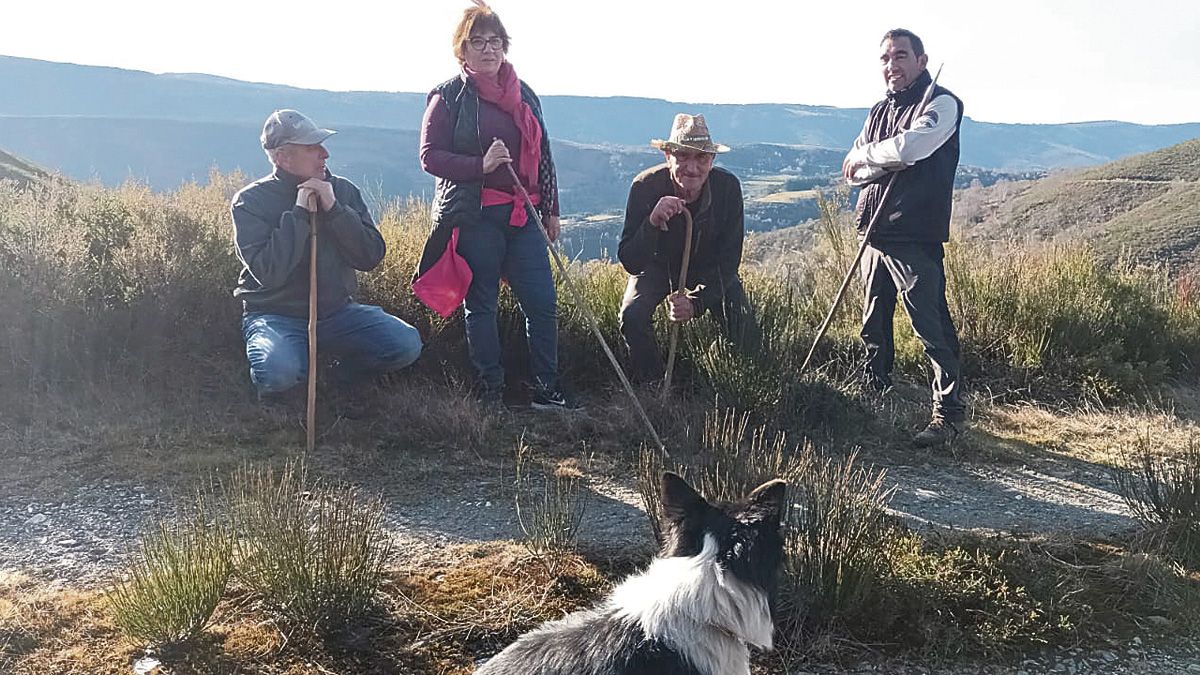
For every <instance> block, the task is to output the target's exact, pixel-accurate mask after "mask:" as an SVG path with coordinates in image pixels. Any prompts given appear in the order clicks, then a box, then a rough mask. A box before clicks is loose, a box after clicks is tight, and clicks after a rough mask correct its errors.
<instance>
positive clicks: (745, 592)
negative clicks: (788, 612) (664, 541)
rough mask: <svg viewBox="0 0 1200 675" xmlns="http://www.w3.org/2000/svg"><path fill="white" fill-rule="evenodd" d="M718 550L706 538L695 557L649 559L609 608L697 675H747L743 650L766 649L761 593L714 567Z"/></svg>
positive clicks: (766, 616)
mask: <svg viewBox="0 0 1200 675" xmlns="http://www.w3.org/2000/svg"><path fill="white" fill-rule="evenodd" d="M718 550H719V547H718V546H717V541H716V539H715V538H714V537H713V536H712V535H711V534H707V535H705V537H704V548H703V549H702V550H701V551H700V553H698V554H697V555H695V556H692V557H688V558H682V557H676V558H659V559H658V560H655V561H654V563H653V564H652V565H651V566H650V568H649V569H647V570H646V571H645V572H643V573H642V574H639V575H637V576H635V577H631V578H629V579H628V580H626V581H625V582H624V583H622V584H621V585H620V586H618V587H617V588H616V590H614V591H613V596H612V600H611V605H610V607H611V609H612V611H613V612H614V613H615V615H616V616H617V617H619V618H624V619H627V620H632V621H636V622H637V623H638V624H639V625H640V626H641V628H642V631H643V632H644V633H645V634H646V636H647V637H653V638H658V639H661V640H662V641H663V642H665V643H666V644H668V645H669V646H670V647H671V648H673V649H675V650H676V651H678V652H679V653H680V654H681V655H683V656H684V657H685V658H686V659H687V660H688V661H690V662H691V663H692V665H693V666H695V667H696V668H698V669H700V670H701V671H702V672H705V673H708V674H709V675H749V673H750V650H749V649H748V648H747V646H746V645H747V643H749V644H752V645H755V646H757V647H760V648H763V649H770V648H771V635H772V632H773V626H772V624H771V611H770V607H769V605H768V602H767V596H766V594H765V593H763V592H762V591H760V590H758V589H755V588H753V587H751V586H750V585H748V584H745V583H743V582H741V581H738V580H737V579H735V578H733V577H732V575H729V574H725V573H724V571H723V570H722V569H721V568H720V566H718V565H717V562H716V558H717V552H718Z"/></svg>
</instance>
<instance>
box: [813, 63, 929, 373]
mask: <svg viewBox="0 0 1200 675" xmlns="http://www.w3.org/2000/svg"><path fill="white" fill-rule="evenodd" d="M942 65H945V64H942ZM941 74H942V66H938V69H937V74H935V75H934V76H933V80H932V81H931V82H930V83H929V86H928V87H926V89H925V95H924V96H922V97H921V103H920V104H918V106H917V112H916V113H915V114H914V115H913V117H912V119H913V120H914V121H915V120H916V119H917V118H918V117H920V116H921V113H923V112H925V106H927V105H929V100H930V99H931V98H932V97H933V89H934V87H935V86H937V81H938V77H939V76H941ZM898 173H899V171H897V172H894V173H891V174H888V179H887V185H885V186H884V188H883V196H882V197H880V198H879V206H877V207H875V213H873V214H871V220H870V221H868V222H867V229H865V230H863V236H862V242H861V243H859V245H858V253H857V254H856V255H855V256H854V261H853V262H851V263H850V268H849V269H847V270H846V277H845V278H844V279H842V285H841V287H840V288H838V292H837V295H836V296H834V298H833V306H831V307H830V308H829V313H828V314H826V315H825V320H824V321H822V322H821V327H820V328H819V329H817V337H816V339H814V340H813V343H812V346H811V347H809V348H808V356H806V357H804V363H802V364H800V371H799V372H798V373H796V374H797V375H801V374H803V373H804V371H805V370H808V362H809V361H811V360H812V357H813V353H815V352H816V351H817V344H818V343H820V342H821V338H823V337H825V332H826V331H827V330H829V324H831V323H833V315H834V314H836V313H837V309H838V306H840V305H841V304H842V298H843V297H845V295H846V289H847V288H849V287H850V280H851V279H853V278H854V272H855V270H857V269H858V261H860V260H862V257H863V253H864V252H866V250H867V243H868V242H869V241H870V240H871V233H872V232H873V231H874V230H875V223H877V222H879V216H880V215H882V214H883V207H884V205H886V204H887V199H888V195H889V194H891V192H892V186H893V185H895V184H896V174H898Z"/></svg>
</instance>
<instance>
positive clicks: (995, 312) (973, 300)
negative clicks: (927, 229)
mask: <svg viewBox="0 0 1200 675" xmlns="http://www.w3.org/2000/svg"><path fill="white" fill-rule="evenodd" d="M989 253H990V252H989V251H988V250H986V249H976V248H972V247H965V246H952V247H950V249H949V252H948V255H947V258H946V271H947V277H948V294H949V300H950V303H951V308H952V311H953V313H954V315H955V321H956V322H957V325H958V327H959V330H960V333H961V336H962V339H963V343H964V345H965V351H966V352H967V357H968V358H969V359H970V360H972V361H973V362H975V363H976V364H977V367H978V368H981V369H982V370H983V371H984V373H985V374H986V375H987V376H989V377H990V378H992V379H1001V380H1004V379H1008V380H1016V381H1017V383H1018V384H1019V385H1021V386H1027V387H1032V388H1034V389H1035V393H1036V394H1038V395H1041V396H1047V395H1049V396H1057V397H1063V396H1067V397H1078V396H1083V397H1086V398H1089V399H1091V400H1099V401H1102V402H1105V401H1112V400H1114V399H1119V398H1122V397H1128V396H1129V395H1131V394H1135V393H1141V392H1145V391H1146V390H1148V389H1152V388H1154V387H1156V386H1157V385H1158V384H1159V383H1161V382H1162V381H1164V380H1167V379H1169V378H1170V377H1172V376H1176V375H1178V374H1181V373H1186V372H1194V368H1195V365H1196V364H1197V363H1200V342H1198V341H1197V339H1198V338H1200V320H1198V318H1200V308H1198V307H1197V306H1196V303H1195V302H1190V301H1189V298H1188V296H1187V293H1186V292H1185V291H1184V289H1183V287H1182V286H1177V285H1176V284H1175V283H1174V282H1172V281H1171V279H1170V277H1169V275H1168V272H1167V270H1165V269H1156V268H1146V267H1134V266H1132V265H1129V264H1125V263H1117V264H1116V265H1112V264H1108V263H1105V262H1103V261H1102V260H1101V258H1100V257H1099V256H1098V255H1097V254H1096V253H1095V252H1093V251H1091V250H1090V249H1088V248H1086V247H1073V248H1070V249H1066V248H1048V249H1044V250H1025V251H1019V252H1017V253H1016V254H1006V255H989Z"/></svg>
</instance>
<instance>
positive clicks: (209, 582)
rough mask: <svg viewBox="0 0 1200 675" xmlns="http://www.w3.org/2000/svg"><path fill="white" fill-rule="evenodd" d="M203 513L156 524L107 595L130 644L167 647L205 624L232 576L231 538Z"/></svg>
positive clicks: (201, 628) (191, 636)
mask: <svg viewBox="0 0 1200 675" xmlns="http://www.w3.org/2000/svg"><path fill="white" fill-rule="evenodd" d="M211 515H212V514H211V513H210V512H209V511H208V510H207V509H201V510H200V511H199V513H197V514H195V515H194V516H193V517H192V518H189V519H187V520H185V521H184V522H183V523H180V524H178V525H177V526H175V527H172V525H171V524H169V523H167V522H159V523H156V524H155V526H154V528H153V529H152V530H151V531H150V532H148V533H147V534H145V535H143V536H142V540H141V555H140V557H139V559H138V561H137V562H136V563H135V564H134V565H133V566H132V567H130V568H129V569H127V570H126V574H127V575H128V576H127V578H124V579H120V580H118V581H117V582H116V584H115V585H114V587H113V588H112V590H111V591H110V592H109V594H108V602H109V606H110V608H111V610H112V613H113V617H114V620H115V621H116V623H117V626H119V627H120V629H121V631H122V632H123V633H125V635H127V636H129V637H130V638H132V639H134V640H138V641H141V642H143V643H148V644H152V645H171V644H173V643H177V642H183V641H186V640H190V639H191V638H193V637H195V636H196V635H197V634H198V633H199V632H200V631H201V630H203V629H204V627H205V626H206V625H207V624H208V622H209V620H210V619H211V617H212V613H213V610H215V609H216V607H217V603H218V602H220V600H221V596H222V595H223V594H224V592H225V586H226V584H227V583H228V582H229V578H230V576H231V574H232V572H233V538H232V536H231V533H230V532H229V529H228V527H227V525H226V524H225V523H224V522H220V521H215V520H212V519H210V516H211Z"/></svg>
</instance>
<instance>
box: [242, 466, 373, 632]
mask: <svg viewBox="0 0 1200 675" xmlns="http://www.w3.org/2000/svg"><path fill="white" fill-rule="evenodd" d="M226 494H227V498H228V499H229V501H230V512H231V513H232V520H233V524H234V527H235V530H236V531H237V533H238V536H239V538H238V541H237V544H236V547H235V553H236V558H235V561H236V569H237V575H238V577H239V578H240V579H241V580H242V581H244V582H245V583H246V585H247V586H248V587H249V588H250V589H252V590H253V591H255V592H256V593H258V594H260V595H261V596H262V597H263V598H264V599H265V600H266V601H267V602H268V603H269V604H270V605H271V606H272V607H273V608H274V609H276V610H277V611H278V612H280V613H281V614H282V615H283V616H284V617H286V618H288V619H290V620H292V621H295V622H297V623H299V624H302V625H306V626H309V627H312V628H314V629H317V630H332V629H336V628H339V627H341V626H343V625H345V624H347V623H349V622H350V621H352V620H355V619H359V618H362V617H363V616H365V615H366V614H367V613H368V612H369V611H370V610H371V609H372V608H373V607H374V606H375V604H376V601H377V594H378V592H379V589H380V586H381V584H382V582H383V572H384V564H385V562H386V560H387V558H388V555H389V554H390V552H391V543H390V539H389V538H388V535H387V532H386V531H385V530H384V528H383V503H382V502H381V501H380V500H379V499H378V498H372V497H367V496H365V495H363V494H362V493H361V492H360V491H359V490H357V489H355V488H352V487H350V486H345V485H341V486H335V485H328V484H325V483H324V482H322V481H320V480H314V479H311V478H309V476H308V474H307V471H306V470H305V468H304V466H303V465H301V464H298V463H294V462H293V463H289V464H287V465H286V466H285V467H284V468H283V469H282V470H280V471H279V472H278V473H277V472H275V471H273V470H271V469H248V468H247V469H244V470H241V471H240V472H238V473H236V474H235V475H234V476H233V478H232V479H231V483H230V488H229V489H228V491H227V493H226Z"/></svg>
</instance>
